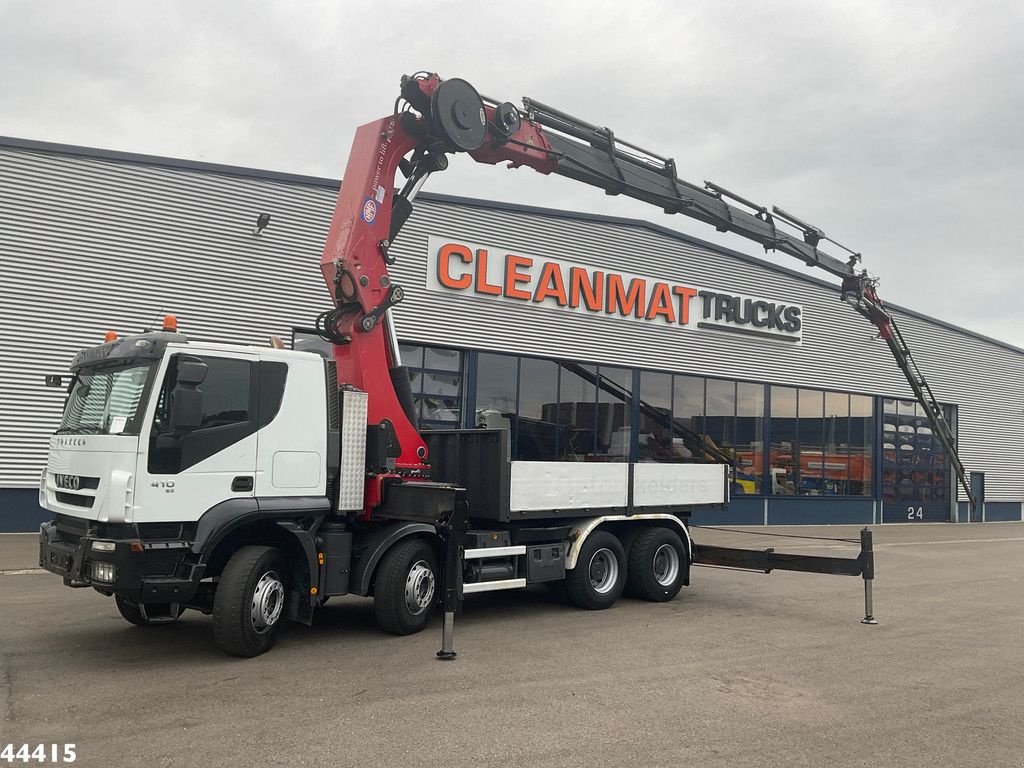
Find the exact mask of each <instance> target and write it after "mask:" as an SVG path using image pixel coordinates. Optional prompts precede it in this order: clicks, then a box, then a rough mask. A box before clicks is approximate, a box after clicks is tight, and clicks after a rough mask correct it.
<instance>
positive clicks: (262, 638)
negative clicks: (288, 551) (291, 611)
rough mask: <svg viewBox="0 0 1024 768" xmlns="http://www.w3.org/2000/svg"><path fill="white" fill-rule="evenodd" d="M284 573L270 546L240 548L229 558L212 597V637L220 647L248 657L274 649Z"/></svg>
mask: <svg viewBox="0 0 1024 768" xmlns="http://www.w3.org/2000/svg"><path fill="white" fill-rule="evenodd" d="M287 574H288V570H287V565H286V564H285V561H284V558H283V557H281V553H280V552H278V551H277V550H276V549H274V548H273V547H262V546H246V547H241V548H240V549H239V550H238V551H237V552H235V553H234V554H233V555H232V556H231V559H230V560H228V564H227V565H226V566H224V571H223V572H222V573H221V575H220V581H219V582H218V583H217V591H216V592H215V593H214V596H213V636H214V638H215V639H216V640H217V644H218V645H219V646H220V647H221V648H223V649H224V650H225V651H227V652H228V653H230V654H231V655H232V656H245V657H249V658H251V657H253V656H259V655H260V654H261V653H266V652H267V651H269V650H270V649H271V648H272V647H273V646H274V641H275V640H276V639H277V630H278V628H279V627H280V626H281V624H282V623H283V622H284V603H285V596H286V595H287V594H288V586H287V584H286V583H285V578H286V577H287Z"/></svg>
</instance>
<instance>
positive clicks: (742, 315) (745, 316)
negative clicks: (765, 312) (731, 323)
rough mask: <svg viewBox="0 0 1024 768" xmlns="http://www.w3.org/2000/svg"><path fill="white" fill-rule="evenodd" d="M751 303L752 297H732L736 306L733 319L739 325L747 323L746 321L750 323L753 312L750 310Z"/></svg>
mask: <svg viewBox="0 0 1024 768" xmlns="http://www.w3.org/2000/svg"><path fill="white" fill-rule="evenodd" d="M753 303H754V302H753V299H743V300H741V299H740V297H739V296H737V297H736V298H735V299H733V306H735V307H736V318H735V321H736V322H737V323H738V324H739V325H747V324H748V323H750V321H751V318H752V316H753V312H752V311H751V305H752V304H753ZM741 307H742V309H741Z"/></svg>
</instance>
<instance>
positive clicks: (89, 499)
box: [57, 491, 96, 509]
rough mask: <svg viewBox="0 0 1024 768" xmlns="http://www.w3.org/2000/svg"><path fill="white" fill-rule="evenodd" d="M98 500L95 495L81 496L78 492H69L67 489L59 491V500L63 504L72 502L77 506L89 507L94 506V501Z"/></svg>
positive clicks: (71, 503)
mask: <svg viewBox="0 0 1024 768" xmlns="http://www.w3.org/2000/svg"><path fill="white" fill-rule="evenodd" d="M95 500H96V497H95V496H81V495H79V494H77V493H67V492H66V491H57V501H59V502H60V503H61V504H70V505H72V506H75V507H84V508H85V509H88V508H89V507H91V506H92V503H93V502H94V501H95Z"/></svg>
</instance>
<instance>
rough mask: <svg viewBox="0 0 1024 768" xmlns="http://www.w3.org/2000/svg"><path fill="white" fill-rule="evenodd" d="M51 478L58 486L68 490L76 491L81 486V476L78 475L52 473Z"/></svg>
mask: <svg viewBox="0 0 1024 768" xmlns="http://www.w3.org/2000/svg"><path fill="white" fill-rule="evenodd" d="M53 479H54V482H55V483H56V484H57V487H58V488H64V489H66V490H68V491H77V490H78V489H79V488H80V487H81V486H82V478H80V477H79V476H78V475H54V477H53Z"/></svg>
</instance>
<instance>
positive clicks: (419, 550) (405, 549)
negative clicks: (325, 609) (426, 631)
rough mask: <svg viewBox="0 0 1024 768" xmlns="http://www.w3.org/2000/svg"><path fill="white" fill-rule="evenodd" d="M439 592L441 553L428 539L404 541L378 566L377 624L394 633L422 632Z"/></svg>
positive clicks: (374, 604)
mask: <svg viewBox="0 0 1024 768" xmlns="http://www.w3.org/2000/svg"><path fill="white" fill-rule="evenodd" d="M437 593H438V570H437V554H436V553H435V552H434V548H433V547H432V546H430V543H429V542H427V541H425V540H424V539H408V540H406V541H401V542H399V543H398V544H396V545H395V546H394V547H392V548H391V549H389V550H388V551H387V552H386V553H385V554H384V557H383V559H382V560H381V562H380V567H378V568H377V578H376V580H375V582H374V588H373V612H374V614H375V615H376V617H377V624H378V625H379V626H380V628H381V629H383V630H384V631H385V632H390V633H391V634H393V635H411V634H413V633H414V632H419V631H420V630H421V629H423V628H424V627H425V626H427V622H429V621H430V612H431V610H432V609H433V607H434V603H435V602H436V595H437Z"/></svg>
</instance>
